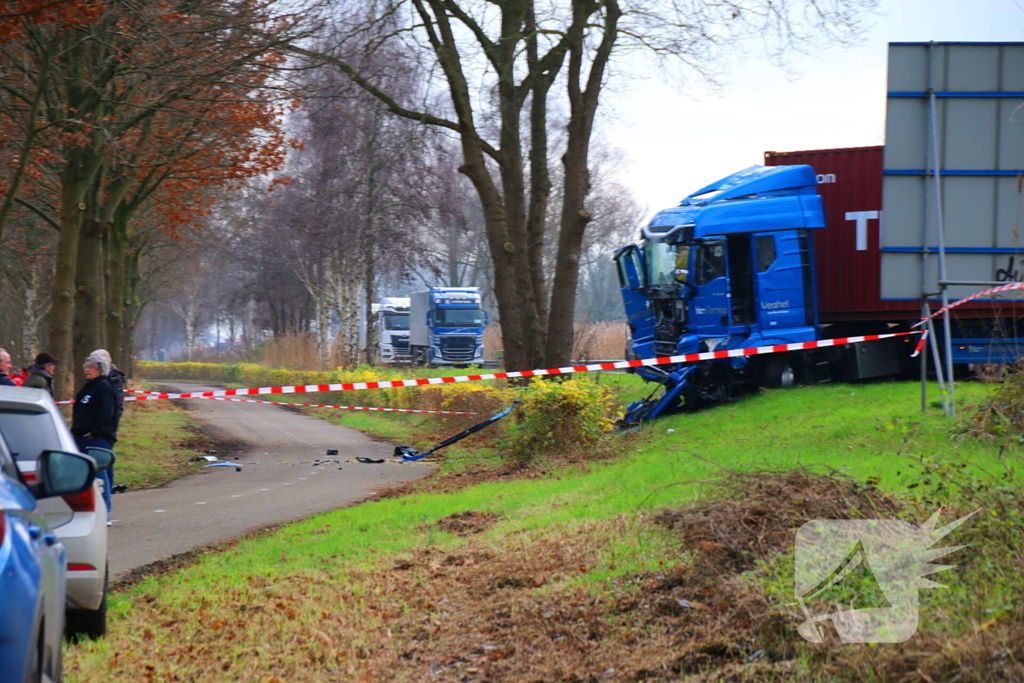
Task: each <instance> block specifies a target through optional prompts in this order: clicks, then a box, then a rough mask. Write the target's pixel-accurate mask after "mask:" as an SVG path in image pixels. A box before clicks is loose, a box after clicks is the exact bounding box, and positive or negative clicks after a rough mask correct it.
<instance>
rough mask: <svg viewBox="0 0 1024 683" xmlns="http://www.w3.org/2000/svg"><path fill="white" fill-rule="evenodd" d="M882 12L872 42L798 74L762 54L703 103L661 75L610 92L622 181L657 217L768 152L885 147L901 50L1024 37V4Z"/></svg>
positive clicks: (606, 131)
mask: <svg viewBox="0 0 1024 683" xmlns="http://www.w3.org/2000/svg"><path fill="white" fill-rule="evenodd" d="M881 4H882V13H881V14H880V15H878V16H876V17H875V18H874V19H873V21H872V28H871V29H870V31H869V32H868V34H867V35H866V36H865V40H864V42H863V43H862V44H861V45H859V46H857V47H854V48H849V49H845V50H844V49H842V48H833V49H829V50H826V51H824V52H818V53H816V54H814V55H807V56H796V57H794V58H793V59H792V60H791V65H792V67H794V68H795V70H797V71H798V72H799V73H798V74H797V75H795V76H793V75H787V74H786V73H784V72H783V71H782V70H780V69H779V68H778V67H775V66H772V65H771V64H769V63H768V61H767V59H764V58H761V57H757V56H751V57H750V58H749V59H748V60H747V61H746V62H745V63H744V64H742V65H739V66H737V67H734V68H733V69H732V70H731V72H730V73H729V74H725V79H726V80H727V81H728V85H727V86H726V87H725V88H724V89H723V90H722V91H721V92H720V93H718V94H707V93H705V94H703V95H701V96H700V99H697V100H694V99H690V98H688V97H684V96H683V95H682V94H680V92H679V91H678V89H674V88H673V87H671V86H670V85H668V84H666V83H665V79H664V77H662V76H660V75H658V74H652V75H651V76H650V77H649V78H646V79H643V78H637V79H634V80H633V85H632V86H630V87H629V88H628V89H619V90H618V91H617V92H615V93H609V97H608V98H606V99H605V101H604V103H606V104H609V105H611V107H610V109H609V111H608V113H609V114H610V116H607V117H606V120H605V122H604V125H603V126H602V132H603V135H604V138H605V139H606V140H607V141H608V142H609V143H610V144H612V145H613V146H615V147H617V148H619V149H621V150H622V151H623V152H624V153H625V156H626V159H627V166H626V167H625V168H624V169H623V172H622V173H621V174H620V180H621V182H623V183H624V184H625V185H626V186H627V187H629V188H630V189H631V190H632V191H633V193H634V194H635V196H636V198H637V199H638V200H639V202H640V203H641V205H645V206H646V207H647V209H648V216H652V215H653V214H654V213H655V212H657V211H659V210H661V209H664V208H668V207H670V206H675V205H677V204H678V203H679V200H681V199H682V198H683V197H685V196H686V195H688V194H690V193H691V192H693V191H694V190H697V189H699V188H700V187H702V186H704V185H707V184H709V183H711V182H713V181H715V180H718V179H719V178H721V177H723V176H726V175H729V174H730V173H733V172H734V171H738V170H741V169H743V168H746V167H748V166H751V165H753V164H760V163H762V160H763V158H764V156H763V155H764V152H765V151H769V150H771V151H777V152H785V151H795V150H802V149H824V148H829V147H860V146H865V145H880V144H883V143H884V142H885V93H886V59H887V45H888V43H889V42H901V41H910V42H916V41H929V40H936V41H1024V0H882V3H881Z"/></svg>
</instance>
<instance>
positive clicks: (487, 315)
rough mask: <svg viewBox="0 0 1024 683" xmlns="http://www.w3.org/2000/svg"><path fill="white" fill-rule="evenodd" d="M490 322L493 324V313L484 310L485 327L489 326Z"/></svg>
mask: <svg viewBox="0 0 1024 683" xmlns="http://www.w3.org/2000/svg"><path fill="white" fill-rule="evenodd" d="M490 324H491V314H490V313H488V312H487V311H484V327H487V326H488V325H490Z"/></svg>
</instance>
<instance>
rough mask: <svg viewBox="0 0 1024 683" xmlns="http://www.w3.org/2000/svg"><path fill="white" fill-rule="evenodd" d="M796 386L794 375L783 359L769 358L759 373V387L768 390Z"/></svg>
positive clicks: (786, 360)
mask: <svg viewBox="0 0 1024 683" xmlns="http://www.w3.org/2000/svg"><path fill="white" fill-rule="evenodd" d="M794 384H796V375H795V374H794V373H793V368H792V367H790V365H789V359H788V358H784V357H776V358H769V359H768V361H767V362H766V363H765V364H764V369H763V370H762V371H761V386H763V387H766V388H768V389H787V388H789V387H791V386H793V385H794Z"/></svg>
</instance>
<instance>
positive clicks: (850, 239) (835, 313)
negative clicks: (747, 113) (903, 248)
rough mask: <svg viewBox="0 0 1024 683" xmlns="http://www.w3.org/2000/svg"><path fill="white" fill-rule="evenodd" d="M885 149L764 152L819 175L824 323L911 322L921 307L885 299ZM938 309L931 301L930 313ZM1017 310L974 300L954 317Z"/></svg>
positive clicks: (771, 161)
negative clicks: (882, 232) (882, 239)
mask: <svg viewBox="0 0 1024 683" xmlns="http://www.w3.org/2000/svg"><path fill="white" fill-rule="evenodd" d="M884 150H885V147H883V146H878V147H847V148H840V149H817V150H805V151H800V152H765V154H764V163H765V166H788V165H794V164H807V165H809V166H811V167H812V168H813V169H814V172H815V173H816V174H817V175H818V194H820V195H821V198H822V204H823V205H824V207H825V229H824V230H814V231H813V232H814V245H815V252H816V260H815V266H816V268H817V275H818V310H819V313H820V319H821V322H823V323H834V322H845V321H851V322H852V321H863V320H913V319H916V318H918V317H919V312H920V310H921V309H920V304H919V303H916V302H913V301H883V300H882V297H881V262H882V261H881V252H880V251H879V237H880V234H879V230H880V227H881V223H882V221H883V220H884V216H883V213H882V176H883V173H882V169H883V166H882V157H883V152H884ZM937 307H938V304H937V303H934V302H933V303H932V309H933V310H934V309H935V308H937ZM1017 312H1018V311H1017V310H1015V309H1012V308H1009V307H1007V308H1006V309H1005V310H1001V308H1000V306H999V305H998V304H995V303H992V302H978V303H973V302H972V303H970V304H965V305H964V306H963V307H962V308H960V309H958V310H957V315H958V317H978V316H983V317H988V316H993V315H1008V316H1013V315H1015V314H1016V313H1017Z"/></svg>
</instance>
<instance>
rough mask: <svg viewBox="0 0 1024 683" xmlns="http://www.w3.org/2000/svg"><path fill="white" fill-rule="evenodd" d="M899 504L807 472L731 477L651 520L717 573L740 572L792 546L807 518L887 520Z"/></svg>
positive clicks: (846, 481) (867, 487)
mask: <svg viewBox="0 0 1024 683" xmlns="http://www.w3.org/2000/svg"><path fill="white" fill-rule="evenodd" d="M899 509H900V505H899V504H898V503H897V501H896V500H895V499H894V498H893V497H892V496H890V495H888V494H885V493H882V492H881V491H879V490H878V489H877V488H875V485H874V483H871V482H868V483H867V484H861V483H858V482H856V481H854V480H852V479H850V478H848V477H839V476H825V475H821V474H815V473H811V472H808V471H806V470H791V471H786V472H765V471H760V472H730V473H728V474H726V475H724V476H723V478H722V479H720V480H718V481H716V482H715V483H714V484H713V488H712V491H711V492H710V495H709V497H708V498H707V499H706V500H703V501H700V502H697V503H694V504H692V505H688V506H686V507H682V508H679V509H675V510H664V511H662V512H661V513H660V514H659V515H657V516H656V517H655V521H656V522H657V523H658V524H661V525H662V526H665V527H667V528H668V529H670V530H672V531H673V532H674V533H675V534H677V535H678V536H679V539H680V544H681V546H682V547H683V548H684V549H687V550H697V549H699V550H700V551H701V552H702V553H703V555H704V559H705V560H706V561H708V562H711V563H713V564H714V565H716V566H717V567H720V568H721V569H726V570H729V571H732V572H742V571H746V570H748V569H751V568H752V567H753V566H754V561H755V560H758V559H761V560H764V559H768V558H771V557H773V556H775V555H777V554H778V553H779V552H781V551H784V550H785V549H786V548H787V546H790V545H792V543H793V538H794V531H795V530H796V529H797V528H799V527H800V526H801V525H802V524H803V523H804V522H806V521H808V520H811V519H865V518H871V519H887V518H891V517H894V516H895V515H896V513H898V512H899Z"/></svg>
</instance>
